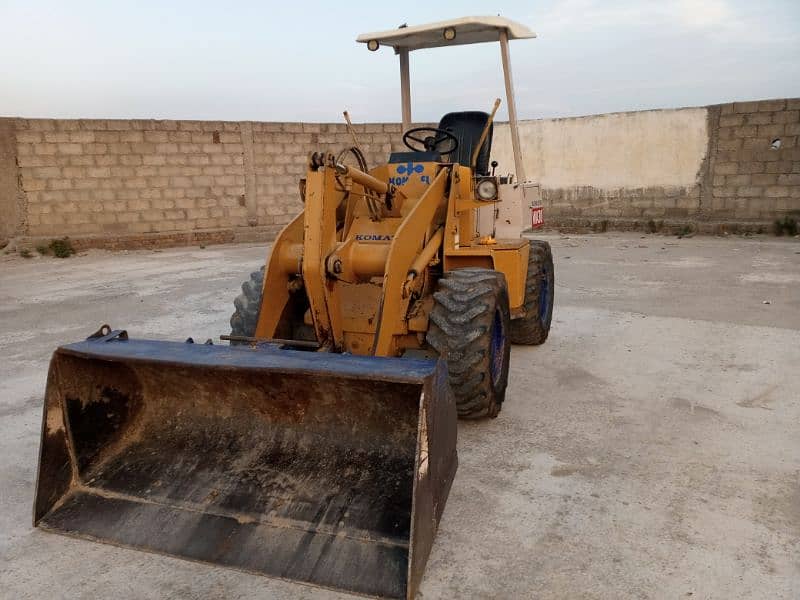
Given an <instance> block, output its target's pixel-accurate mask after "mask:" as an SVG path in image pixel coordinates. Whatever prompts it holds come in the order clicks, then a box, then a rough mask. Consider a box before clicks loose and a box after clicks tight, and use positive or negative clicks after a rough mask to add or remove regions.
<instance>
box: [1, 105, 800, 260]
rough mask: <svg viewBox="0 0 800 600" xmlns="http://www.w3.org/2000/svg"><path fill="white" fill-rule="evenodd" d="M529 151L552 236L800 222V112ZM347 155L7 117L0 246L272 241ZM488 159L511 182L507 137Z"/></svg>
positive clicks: (718, 113)
mask: <svg viewBox="0 0 800 600" xmlns="http://www.w3.org/2000/svg"><path fill="white" fill-rule="evenodd" d="M356 129H357V132H358V133H357V135H358V137H359V141H360V143H361V146H362V148H363V149H364V150H365V153H366V155H367V159H368V162H369V164H370V165H375V164H378V163H380V162H383V161H385V159H386V155H387V154H388V153H389V152H390V151H392V150H398V149H400V148H401V145H402V144H401V141H400V133H401V132H400V125H399V124H396V123H376V124H363V125H357V126H356ZM521 137H522V146H523V153H524V160H525V164H526V170H527V175H528V177H529V179H533V180H535V181H538V182H539V183H540V185H541V192H542V199H543V203H544V205H545V209H546V212H545V215H546V220H547V222H548V223H549V224H550V225H551V226H555V227H560V228H567V229H569V228H580V229H585V228H590V229H595V230H597V229H598V228H600V229H605V228H622V229H631V228H633V229H648V228H649V229H652V228H653V227H656V228H658V227H662V226H663V227H681V228H683V227H687V226H689V227H694V228H697V229H700V230H708V231H716V230H720V229H728V230H733V231H735V230H737V229H738V230H742V229H751V230H757V229H764V228H769V227H771V224H772V222H773V221H774V220H776V219H779V218H784V217H789V218H800V147H798V137H800V99H779V100H763V101H754V102H737V103H731V104H722V105H714V106H708V107H701V108H683V109H671V110H654V111H640V112H629V113H615V114H607V115H595V116H587V117H576V118H566V119H547V120H535V121H524V122H522V123H521ZM775 140H780V144H779V147H778V148H775V147H773V146H777V145H778V144H777V143H775V144H774V143H773V142H775ZM351 143H352V140H351V137H350V135H349V134H348V133H347V131H346V130H345V127H344V125H341V124H319V123H269V122H220V121H172V120H89V119H75V120H63V119H58V120H55V119H17V118H6V119H0V239H9V238H14V237H17V238H21V239H22V240H25V239H31V240H35V239H38V238H52V237H62V236H70V237H71V238H72V239H73V240H74V241H75V243H76V244H77V245H79V246H102V247H111V248H114V247H142V246H153V245H181V244H191V243H213V242H228V241H236V240H256V239H259V240H260V239H269V238H270V237H272V236H274V235H275V233H276V232H277V231H278V230H279V229H280V227H282V226H283V225H284V224H285V223H287V222H288V220H289V219H291V218H292V216H293V215H295V214H297V212H298V211H299V210H301V206H302V205H301V203H300V199H299V192H298V180H299V178H300V177H302V175H303V173H304V172H305V164H306V160H307V155H308V153H309V152H310V151H313V150H328V151H339V150H341V149H342V148H344V147H347V146H349V145H351ZM492 154H493V158H494V159H496V160H498V162H499V163H500V167H499V169H498V171H499V172H500V173H503V172H505V171H511V170H513V160H512V156H511V152H510V143H509V132H508V126H507V124H498V125H497V127H496V130H495V143H494V148H493V153H492Z"/></svg>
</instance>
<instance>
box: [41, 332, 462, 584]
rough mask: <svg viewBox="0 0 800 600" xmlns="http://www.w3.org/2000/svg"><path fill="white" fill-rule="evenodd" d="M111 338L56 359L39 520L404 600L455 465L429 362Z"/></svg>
mask: <svg viewBox="0 0 800 600" xmlns="http://www.w3.org/2000/svg"><path fill="white" fill-rule="evenodd" d="M110 333H111V331H110V328H109V331H107V332H105V333H104V335H103V336H102V337H99V338H96V339H92V340H87V341H85V342H79V343H77V344H71V345H68V346H62V347H61V348H59V349H57V350H56V352H55V353H54V355H53V358H52V361H51V364H50V371H49V375H48V383H47V390H46V395H45V407H44V418H43V425H42V445H41V454H40V461H39V473H38V478H37V488H36V500H35V506H34V523H35V524H36V525H37V526H39V527H40V528H42V529H47V530H50V531H55V532H59V533H64V534H69V535H76V536H80V537H86V538H89V539H92V540H96V541H104V542H108V543H113V544H119V545H125V546H131V547H135V548H141V549H147V550H151V551H155V552H161V553H165V554H171V555H175V556H179V557H183V558H188V559H193V560H200V561H206V562H210V563H215V564H220V565H224V566H229V567H233V568H237V569H243V570H247V571H252V572H256V573H260V574H265V575H270V576H275V577H281V578H286V579H292V580H298V581H302V582H305V583H310V584H314V585H318V586H323V587H329V588H335V589H340V590H346V591H350V592H355V593H359V594H365V595H370V596H377V597H386V598H411V597H412V596H413V595H414V593H415V591H416V588H417V586H418V585H419V581H420V579H421V576H422V573H423V570H424V566H425V562H426V560H427V557H428V554H429V552H430V548H431V544H432V542H433V538H434V535H435V531H436V527H437V524H438V522H439V518H440V516H441V512H442V509H443V508H444V505H445V501H446V498H447V494H448V491H449V488H450V483H451V482H452V479H453V475H454V473H455V469H456V462H457V459H456V446H455V442H456V418H455V408H454V405H453V401H452V397H451V395H450V390H449V387H448V386H447V383H446V377H445V367H444V365H443V364H442V363H441V362H440V361H430V360H413V359H394V358H376V357H359V356H342V355H335V354H329V353H319V352H303V351H299V350H280V349H277V348H276V347H274V346H271V347H270V346H258V347H250V346H246V345H240V346H213V345H200V344H185V343H179V342H159V341H143V340H132V339H131V340H128V339H121V338H120V337H114V338H109V334H110ZM107 338H108V339H107Z"/></svg>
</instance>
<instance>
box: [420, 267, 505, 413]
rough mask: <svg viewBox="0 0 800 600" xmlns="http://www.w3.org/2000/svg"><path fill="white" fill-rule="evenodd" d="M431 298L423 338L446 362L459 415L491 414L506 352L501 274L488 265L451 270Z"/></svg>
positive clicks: (498, 400) (498, 401) (501, 392)
mask: <svg viewBox="0 0 800 600" xmlns="http://www.w3.org/2000/svg"><path fill="white" fill-rule="evenodd" d="M433 298H434V307H433V310H432V311H431V316H430V327H429V329H428V335H427V340H428V343H429V344H430V345H431V346H432V347H433V348H434V349H435V350H436V351H438V352H439V354H440V356H442V358H444V359H445V360H446V361H447V368H448V375H449V376H448V379H449V382H450V388H451V389H452V391H453V395H454V396H455V401H456V408H457V409H458V416H459V417H462V418H467V419H477V418H481V417H496V416H497V413H499V412H500V407H501V406H502V404H503V399H504V398H505V394H506V385H507V384H508V364H509V358H510V350H511V344H510V342H509V338H508V335H507V334H508V331H509V308H508V289H507V287H506V279H505V276H504V275H503V274H502V273H499V272H497V271H492V270H489V269H477V268H470V269H461V270H458V271H451V272H449V273H445V275H444V277H442V278H441V279H440V280H439V283H438V289H437V291H436V293H434V295H433Z"/></svg>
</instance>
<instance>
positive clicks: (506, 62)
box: [500, 29, 526, 181]
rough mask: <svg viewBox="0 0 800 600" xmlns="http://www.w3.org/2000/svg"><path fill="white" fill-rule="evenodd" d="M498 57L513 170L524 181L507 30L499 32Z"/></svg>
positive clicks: (519, 179) (518, 178) (518, 179)
mask: <svg viewBox="0 0 800 600" xmlns="http://www.w3.org/2000/svg"><path fill="white" fill-rule="evenodd" d="M500 56H501V57H502V59H503V76H504V78H505V81H506V104H507V105H508V123H509V125H510V126H511V148H512V150H513V151H514V170H515V171H516V175H517V181H526V179H525V166H524V165H523V164H522V150H521V149H520V145H519V124H518V123H517V103H516V102H515V100H514V82H513V81H512V78H511V58H510V57H509V52H508V30H507V29H501V30H500Z"/></svg>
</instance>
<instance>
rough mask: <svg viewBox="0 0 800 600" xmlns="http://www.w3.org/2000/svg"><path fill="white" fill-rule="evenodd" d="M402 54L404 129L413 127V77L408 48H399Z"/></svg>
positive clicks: (401, 81) (401, 93)
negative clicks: (410, 70) (410, 71)
mask: <svg viewBox="0 0 800 600" xmlns="http://www.w3.org/2000/svg"><path fill="white" fill-rule="evenodd" d="M397 53H398V54H399V55H400V101H401V104H402V107H403V131H408V130H409V129H411V77H410V75H409V67H408V48H398V49H397Z"/></svg>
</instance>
